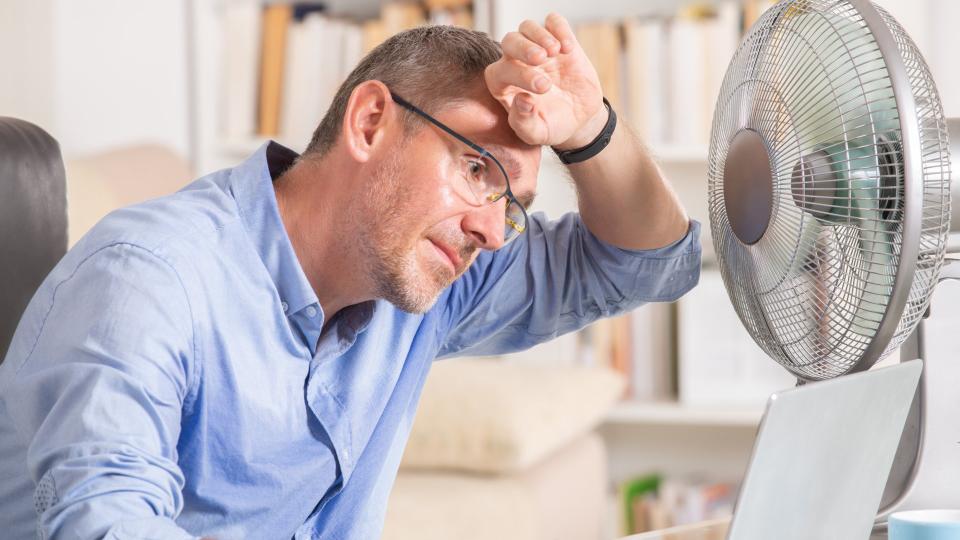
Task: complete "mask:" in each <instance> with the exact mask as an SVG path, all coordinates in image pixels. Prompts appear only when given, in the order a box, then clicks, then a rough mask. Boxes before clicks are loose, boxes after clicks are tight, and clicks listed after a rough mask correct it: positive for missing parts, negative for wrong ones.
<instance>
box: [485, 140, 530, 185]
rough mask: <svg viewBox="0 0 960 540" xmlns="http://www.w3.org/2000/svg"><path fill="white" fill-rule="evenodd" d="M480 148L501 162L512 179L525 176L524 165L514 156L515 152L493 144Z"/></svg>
mask: <svg viewBox="0 0 960 540" xmlns="http://www.w3.org/2000/svg"><path fill="white" fill-rule="evenodd" d="M478 144H479V143H478ZM480 147H481V148H483V149H484V150H486V151H487V152H489V153H490V154H491V155H492V156H493V157H495V158H497V159H498V160H499V161H500V163H501V164H502V165H503V167H504V168H505V169H506V170H507V174H509V175H510V178H518V177H520V176H522V175H523V164H522V163H520V160H519V159H517V158H516V156H514V155H513V152H511V151H510V150H507V148H506V147H505V146H502V145H499V144H496V143H492V144H481V145H480Z"/></svg>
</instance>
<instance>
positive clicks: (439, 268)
mask: <svg viewBox="0 0 960 540" xmlns="http://www.w3.org/2000/svg"><path fill="white" fill-rule="evenodd" d="M430 249H433V248H430ZM411 255H412V256H411V257H410V258H408V259H407V260H406V261H404V262H403V263H401V264H398V265H395V266H394V268H392V269H390V270H389V271H388V272H387V275H386V276H384V277H385V279H384V280H383V281H382V286H383V287H382V290H381V291H380V293H381V294H380V296H381V297H382V298H383V299H384V300H386V301H387V302H390V303H391V304H393V305H394V306H395V307H396V308H397V309H400V310H401V311H405V312H407V313H412V314H421V313H425V312H427V311H429V310H430V308H432V307H433V306H434V305H435V304H436V303H437V299H438V298H439V297H440V293H442V292H443V290H444V289H446V288H447V287H448V286H450V284H451V283H452V282H453V278H451V277H450V269H449V268H448V267H447V266H445V265H441V264H436V263H433V262H431V261H430V260H429V259H424V258H423V257H417V254H416V253H412V254H411Z"/></svg>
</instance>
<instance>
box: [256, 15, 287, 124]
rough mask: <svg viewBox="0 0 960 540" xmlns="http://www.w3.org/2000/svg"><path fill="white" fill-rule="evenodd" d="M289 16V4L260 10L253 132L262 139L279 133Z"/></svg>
mask: <svg viewBox="0 0 960 540" xmlns="http://www.w3.org/2000/svg"><path fill="white" fill-rule="evenodd" d="M292 16H293V6H292V5H290V4H282V3H281V4H270V5H268V6H267V7H265V8H264V10H263V27H262V33H261V40H260V42H261V55H260V98H259V111H258V126H257V133H258V134H259V135H260V136H262V137H274V136H276V135H277V134H279V132H280V106H281V105H280V104H281V100H282V95H283V77H284V59H285V56H286V49H287V31H288V29H289V26H290V20H291V17H292Z"/></svg>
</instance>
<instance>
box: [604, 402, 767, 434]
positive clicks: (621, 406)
mask: <svg viewBox="0 0 960 540" xmlns="http://www.w3.org/2000/svg"><path fill="white" fill-rule="evenodd" d="M762 416H763V409H762V408H761V407H758V406H750V405H740V406H735V405H723V406H706V405H685V404H682V403H677V402H649V401H638V400H626V401H621V402H620V403H618V404H617V405H616V406H615V407H614V408H613V410H611V411H610V413H609V414H608V415H607V417H606V419H605V422H606V423H607V424H617V425H634V426H651V425H660V426H677V427H681V426H682V427H691V428H695V427H720V428H723V427H733V428H756V427H757V426H759V425H760V418H761V417H762Z"/></svg>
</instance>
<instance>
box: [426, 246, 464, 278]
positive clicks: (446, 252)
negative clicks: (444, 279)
mask: <svg viewBox="0 0 960 540" xmlns="http://www.w3.org/2000/svg"><path fill="white" fill-rule="evenodd" d="M430 243H431V244H433V247H435V248H437V250H438V251H439V252H440V253H442V254H443V256H444V257H446V258H447V261H449V262H450V266H452V267H453V273H454V274H456V273H457V272H459V271H460V265H462V264H463V261H462V260H461V259H460V256H459V255H457V252H456V251H454V250H453V249H451V248H450V247H449V246H447V245H445V244H441V243H440V242H435V241H433V240H430Z"/></svg>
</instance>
